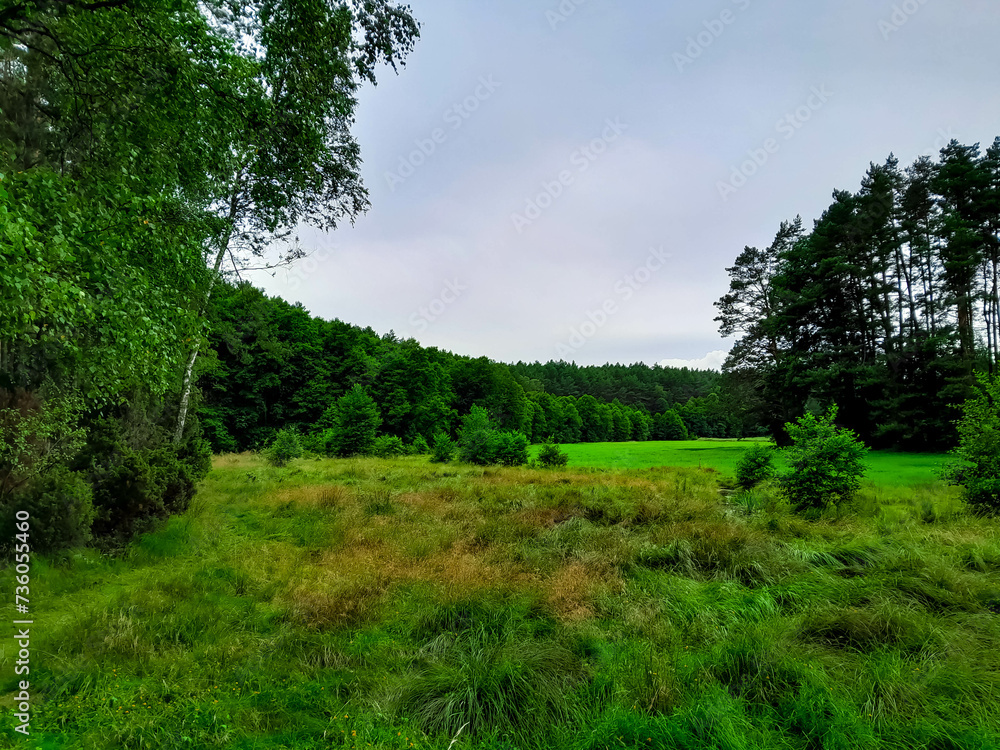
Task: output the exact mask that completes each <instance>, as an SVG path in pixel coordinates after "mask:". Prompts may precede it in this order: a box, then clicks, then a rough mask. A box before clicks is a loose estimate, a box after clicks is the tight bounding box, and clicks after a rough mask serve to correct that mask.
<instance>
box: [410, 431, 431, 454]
mask: <svg viewBox="0 0 1000 750" xmlns="http://www.w3.org/2000/svg"><path fill="white" fill-rule="evenodd" d="M409 452H410V453H412V454H414V455H417V456H421V455H423V454H425V453H430V452H431V447H430V445H428V444H427V439H426V438H425V437H424V436H423V435H417V436H416V437H415V438H413V442H412V443H410V450H409Z"/></svg>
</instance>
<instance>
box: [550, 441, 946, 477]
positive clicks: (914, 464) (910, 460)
mask: <svg viewBox="0 0 1000 750" xmlns="http://www.w3.org/2000/svg"><path fill="white" fill-rule="evenodd" d="M753 442H757V441H756V440H753V439H749V440H678V441H670V442H665V441H661V442H657V441H651V442H642V443H575V444H565V445H561V446H560V448H561V449H562V450H563V451H564V452H565V453H567V454H568V455H569V463H570V466H574V467H592V468H614V469H647V468H650V467H654V466H680V467H688V468H711V469H715V470H716V471H719V472H721V473H723V474H726V475H729V476H732V475H733V474H735V472H736V462H737V461H739V459H740V456H741V455H742V454H743V451H745V450H746V449H747V448H748V447H749V446H750V445H751V444H752V443H753ZM539 449H540V448H539V446H533V448H532V450H533V455H534V453H537V451H538V450H539ZM947 459H948V456H947V455H946V454H943V453H896V452H892V451H872V452H871V453H869V454H868V458H867V460H866V462H865V463H866V465H867V467H868V472H867V474H866V478H867V479H869V480H871V481H872V482H874V483H875V484H876V485H878V486H882V487H912V486H914V485H921V484H933V483H935V482H937V481H938V474H937V472H938V470H939V469H940V467H941V465H942V464H943V463H944V462H945V461H946V460H947ZM778 465H779V466H781V465H782V464H781V460H780V458H779V460H778Z"/></svg>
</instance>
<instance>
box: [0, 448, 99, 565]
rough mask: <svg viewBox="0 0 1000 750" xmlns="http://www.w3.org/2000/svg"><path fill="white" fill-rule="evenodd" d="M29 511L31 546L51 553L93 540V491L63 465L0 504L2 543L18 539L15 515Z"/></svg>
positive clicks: (34, 549) (85, 481) (6, 545)
mask: <svg viewBox="0 0 1000 750" xmlns="http://www.w3.org/2000/svg"><path fill="white" fill-rule="evenodd" d="M18 511H27V513H28V514H29V516H30V520H29V529H30V532H29V533H30V535H31V536H30V540H31V549H32V550H33V551H36V552H41V553H43V554H48V553H51V552H56V551H58V550H61V549H66V548H70V547H81V546H83V545H85V544H86V543H87V542H89V541H90V538H91V530H90V527H91V524H92V523H93V522H94V517H95V515H96V512H95V510H94V503H93V492H92V490H91V488H90V485H89V484H88V483H87V480H86V479H84V477H83V476H82V475H80V474H78V473H76V472H73V471H69V470H68V469H67V468H65V467H63V466H60V467H57V468H55V469H54V470H52V471H49V472H47V473H46V474H44V475H42V476H40V477H36V478H35V479H34V480H33V481H32V482H31V483H30V484H29V485H28V486H27V487H26V488H25V489H24V490H23V491H21V492H18V493H15V494H12V495H10V496H8V498H7V500H6V502H5V503H4V504H3V506H2V507H0V534H2V536H0V544H2V546H3V547H7V548H9V547H10V546H11V545H12V544H13V543H14V540H15V537H14V530H15V521H16V518H15V514H16V513H17V512H18Z"/></svg>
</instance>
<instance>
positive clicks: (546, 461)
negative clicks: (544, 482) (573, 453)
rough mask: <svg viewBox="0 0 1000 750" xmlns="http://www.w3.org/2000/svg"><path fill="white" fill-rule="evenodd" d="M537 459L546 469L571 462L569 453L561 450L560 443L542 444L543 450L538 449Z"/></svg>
mask: <svg viewBox="0 0 1000 750" xmlns="http://www.w3.org/2000/svg"><path fill="white" fill-rule="evenodd" d="M537 461H538V465H539V466H541V467H542V468H545V469H551V468H554V467H556V466H565V465H566V464H568V463H569V454H567V453H566V452H564V451H561V450H559V446H558V445H553V444H551V443H546V444H545V445H543V446H542V448H541V450H540V451H538V459H537Z"/></svg>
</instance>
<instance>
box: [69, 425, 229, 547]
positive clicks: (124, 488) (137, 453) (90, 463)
mask: <svg viewBox="0 0 1000 750" xmlns="http://www.w3.org/2000/svg"><path fill="white" fill-rule="evenodd" d="M211 464H212V454H211V450H210V448H209V445H208V443H207V442H206V441H204V440H201V439H198V438H190V439H188V440H187V441H185V442H183V443H181V445H179V446H175V445H174V444H173V442H172V441H171V440H170V435H169V433H167V432H164V431H153V432H151V433H150V434H148V435H144V436H141V437H140V436H136V435H135V434H130V435H128V436H126V433H125V429H124V425H123V423H122V422H120V421H118V420H115V419H110V418H102V419H98V420H96V421H95V422H94V423H93V424H92V425H91V426H90V429H89V433H88V435H87V444H86V445H85V446H84V448H83V450H82V451H81V452H80V454H79V455H78V456H77V457H76V459H75V460H74V462H73V464H72V465H71V466H70V468H71V469H74V470H76V471H79V472H80V473H81V474H82V475H83V476H84V477H85V478H86V479H87V480H88V482H89V483H90V485H91V487H92V488H93V503H94V508H95V510H96V513H97V515H96V518H95V519H94V524H93V532H94V536H95V537H102V538H105V539H109V540H118V541H125V540H127V539H128V538H130V537H131V536H133V535H134V534H135V533H136V532H139V531H145V530H147V529H148V527H149V525H150V523H151V522H153V521H154V520H156V519H162V518H166V517H168V516H170V515H172V514H174V513H181V512H183V511H184V510H186V509H187V507H188V504H189V503H190V501H191V498H192V497H194V493H195V487H196V485H197V483H198V481H199V480H201V479H202V478H204V477H205V475H206V474H208V470H209V469H210V468H211Z"/></svg>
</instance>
